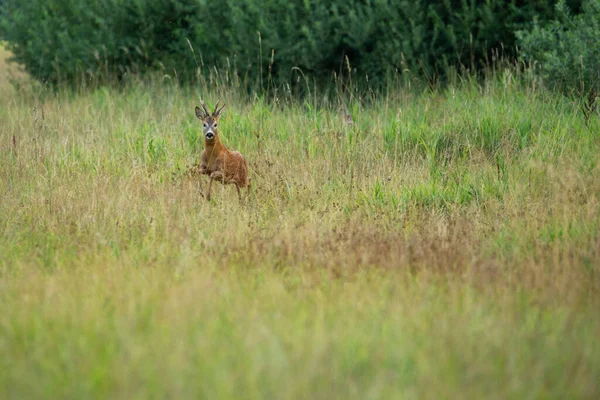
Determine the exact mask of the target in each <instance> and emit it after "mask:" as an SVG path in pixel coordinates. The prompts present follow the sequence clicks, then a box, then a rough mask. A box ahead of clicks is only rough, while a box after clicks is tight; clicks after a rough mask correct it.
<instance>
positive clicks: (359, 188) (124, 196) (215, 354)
mask: <svg viewBox="0 0 600 400" xmlns="http://www.w3.org/2000/svg"><path fill="white" fill-rule="evenodd" d="M2 85H5V86H4V87H8V85H7V84H6V83H2ZM26 88H27V85H23V86H22V87H21V88H20V89H19V90H13V91H12V92H11V94H10V95H9V96H6V97H4V98H2V99H0V102H1V104H0V145H1V146H2V151H1V152H0V177H1V179H0V193H2V201H1V202H0V229H1V235H0V397H2V398H6V399H23V398H27V399H34V398H78V399H79V398H124V399H131V398H140V399H146V398H161V399H162V398H323V399H329V398H343V399H348V398H359V399H365V398H373V399H375V398H381V399H390V398H432V399H434V398H435V399H438V398H474V399H479V398H497V399H506V398H514V399H522V398H556V399H565V398H597V397H598V396H599V395H600V319H599V318H598V315H600V294H599V289H600V275H599V272H600V271H599V270H598V265H600V237H599V234H598V233H599V227H600V219H599V207H600V203H599V197H600V169H599V167H598V161H599V156H598V155H599V154H600V142H599V139H598V132H599V131H600V129H599V128H600V123H599V121H598V118H597V117H595V118H594V119H592V120H591V122H590V126H589V127H587V126H586V125H585V124H584V123H583V118H582V117H581V115H580V113H579V112H578V110H577V108H576V107H575V106H573V105H572V104H570V103H569V102H568V101H566V100H564V99H562V98H560V97H558V96H555V95H553V94H552V93H547V92H544V91H542V90H539V89H537V88H536V87H535V86H534V85H532V84H527V83H523V84H515V83H512V84H507V83H506V82H503V81H502V80H499V79H496V80H495V79H491V80H490V81H488V82H486V83H485V84H484V85H482V86H480V85H477V84H475V83H473V82H465V83H463V84H457V85H455V86H453V87H451V88H449V89H447V90H439V91H436V92H423V93H419V92H416V91H410V92H408V91H398V92H394V93H389V94H388V95H386V96H381V97H379V98H375V99H373V100H372V101H370V102H366V101H365V102H364V103H363V105H362V106H361V105H360V102H356V103H353V105H352V107H351V112H352V114H353V116H354V124H353V125H351V126H348V125H346V124H344V122H343V120H342V117H341V116H340V114H339V112H338V108H337V107H336V106H335V105H333V104H332V103H326V102H325V103H322V102H321V101H319V105H318V106H317V104H315V103H314V102H312V101H311V102H308V103H301V102H298V101H294V100H293V99H290V98H287V99H284V101H282V102H281V103H280V105H273V103H272V102H267V101H265V100H261V99H259V98H256V97H255V98H253V99H250V100H249V99H244V98H242V97H239V96H237V95H235V93H234V91H228V90H227V88H225V87H223V86H220V87H219V89H218V90H209V91H206V90H205V88H204V87H203V86H202V87H201V88H196V89H194V88H180V87H177V86H173V85H172V84H170V83H169V82H168V81H164V82H160V81H156V82H150V83H142V82H140V83H138V84H131V85H129V86H128V87H127V88H126V89H122V90H116V89H98V90H95V91H90V92H87V93H80V94H78V95H75V94H72V93H66V92H59V93H58V94H50V93H47V92H44V91H42V92H38V91H34V90H27V89H26ZM36 93H38V94H36ZM39 93H41V94H42V95H40V94H39ZM200 96H202V97H203V98H205V99H206V100H207V101H208V103H209V104H214V102H215V101H216V100H217V97H219V98H221V99H222V100H224V101H226V102H227V103H228V108H226V113H225V116H224V117H223V119H222V121H221V123H220V132H221V135H222V140H223V141H224V143H225V144H226V145H228V146H229V147H231V148H234V149H237V150H240V151H242V152H243V153H244V154H245V155H246V157H247V159H248V160H249V164H250V168H251V178H252V182H253V193H252V197H251V199H250V200H249V201H248V202H247V203H242V204H240V203H239V202H238V200H237V194H236V193H235V190H234V189H233V188H232V187H230V186H229V187H222V186H220V185H218V186H216V190H215V191H214V199H213V201H211V202H207V201H206V200H204V199H203V198H201V197H200V196H199V188H198V179H197V177H193V176H192V177H189V176H187V175H186V173H185V172H186V170H187V168H188V167H189V166H191V165H193V164H194V163H195V162H197V161H198V160H199V155H200V152H201V151H202V146H203V142H202V138H199V137H198V134H199V133H200V123H199V121H197V120H196V119H195V117H194V111H193V108H194V105H196V104H197V103H199V97H200ZM34 109H35V111H33V110H34ZM42 115H43V118H42ZM206 184H207V181H206V180H204V185H205V187H206Z"/></svg>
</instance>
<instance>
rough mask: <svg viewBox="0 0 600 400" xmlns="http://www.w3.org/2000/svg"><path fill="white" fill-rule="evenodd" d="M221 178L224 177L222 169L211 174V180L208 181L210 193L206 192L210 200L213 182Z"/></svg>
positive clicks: (207, 198)
mask: <svg viewBox="0 0 600 400" xmlns="http://www.w3.org/2000/svg"><path fill="white" fill-rule="evenodd" d="M219 178H223V174H222V173H221V171H215V172H213V173H212V174H210V182H208V193H206V200H208V201H210V189H211V188H212V183H213V181H214V180H215V179H219Z"/></svg>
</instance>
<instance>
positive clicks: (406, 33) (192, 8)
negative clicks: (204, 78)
mask: <svg viewBox="0 0 600 400" xmlns="http://www.w3.org/2000/svg"><path fill="white" fill-rule="evenodd" d="M5 1H6V5H5V7H4V9H5V11H6V17H5V18H4V19H3V22H2V24H1V25H2V31H3V32H4V34H5V37H6V39H7V40H8V41H9V43H10V48H11V50H12V51H13V53H14V55H15V58H16V60H17V61H19V62H21V63H23V64H24V65H25V67H26V68H27V70H28V71H29V72H30V73H31V74H32V75H33V76H35V77H37V78H38V79H40V80H43V81H48V82H50V83H53V84H56V83H58V82H67V83H70V84H77V83H78V82H81V80H88V79H99V80H102V79H110V78H112V77H115V76H116V77H122V76H123V75H124V74H126V73H128V72H135V73H144V72H146V71H147V70H149V69H157V68H163V69H165V70H166V71H168V72H169V73H171V71H173V70H175V71H177V74H178V76H179V77H180V78H182V79H194V77H195V76H196V74H197V73H198V72H199V71H200V72H201V73H205V72H206V71H207V70H208V67H212V66H218V67H227V68H229V69H230V72H236V73H238V74H239V75H242V76H250V77H251V78H252V79H256V81H257V82H259V83H262V84H263V85H264V83H265V81H266V77H267V74H268V73H269V71H270V72H271V75H272V76H273V78H274V79H276V80H277V81H278V82H279V83H282V82H288V83H289V82H293V81H294V79H295V78H296V76H295V75H294V72H293V71H295V69H293V68H294V67H298V68H299V69H301V70H302V71H303V73H304V74H306V75H308V76H311V77H314V78H317V79H327V78H328V77H329V76H330V74H331V73H332V72H334V71H345V70H346V62H345V60H346V58H347V60H348V61H349V63H350V65H351V66H352V68H354V69H355V71H356V74H357V75H358V76H359V77H361V78H365V77H366V76H367V75H368V76H369V79H370V80H371V82H375V84H377V82H379V83H381V82H384V81H385V79H386V77H387V76H388V74H390V73H396V72H397V71H400V72H402V71H406V70H412V71H413V72H415V73H423V74H427V75H429V76H433V75H439V74H443V73H444V71H445V69H446V68H447V67H448V66H456V65H459V64H463V65H466V66H467V67H469V68H471V67H473V68H480V67H481V66H482V65H484V64H485V62H486V60H487V59H488V58H489V56H490V52H491V51H492V49H494V48H499V47H500V46H501V45H504V48H505V49H506V50H507V54H506V55H507V56H511V55H513V50H512V49H513V45H514V43H515V37H514V33H513V32H514V30H515V29H522V28H524V27H526V26H528V24H529V23H530V22H531V21H532V20H533V17H534V16H537V17H538V18H539V20H541V21H544V20H548V19H549V18H552V17H553V16H554V8H553V6H552V4H553V2H552V1H547V2H546V1H541V2H527V1H517V0H510V1H505V0H472V1H467V0H437V1H425V0H417V1H408V0H401V1H393V0H333V1H325V0H313V1H300V0H292V1H286V0H273V1H271V2H263V1H258V0H250V1H246V2H239V1H235V0H219V1H217V0H136V1H128V0H89V1H85V2H81V1H78V0H29V1H27V2H22V1H21V0H5ZM573 3H574V5H575V6H577V4H578V2H576V1H574V2H573ZM259 32H260V35H259ZM272 54H274V58H273V59H271V55H272Z"/></svg>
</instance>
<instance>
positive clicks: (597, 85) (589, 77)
mask: <svg viewBox="0 0 600 400" xmlns="http://www.w3.org/2000/svg"><path fill="white" fill-rule="evenodd" d="M556 10H557V16H556V19H555V20H553V21H551V22H549V23H546V24H542V23H540V22H539V21H536V22H535V24H534V25H533V27H532V28H531V29H530V30H526V31H520V32H518V33H517V36H518V39H519V43H520V45H521V47H522V49H523V52H522V54H523V57H524V58H525V59H526V60H528V61H529V62H532V63H533V62H535V63H537V66H538V68H537V71H538V72H539V74H540V75H541V76H542V78H543V79H544V81H545V82H546V83H547V84H548V85H549V86H550V87H552V88H558V89H560V90H562V91H564V92H565V93H567V94H570V95H573V94H574V95H576V96H578V97H580V98H583V100H584V108H583V111H584V114H585V117H586V120H587V119H588V118H589V116H590V114H591V113H592V112H593V111H594V110H595V109H596V107H597V103H598V95H600V0H586V1H584V3H583V6H582V13H581V14H579V15H576V16H573V15H572V14H571V12H570V10H569V8H568V7H567V5H566V4H565V2H564V1H561V2H559V3H558V4H557V5H556Z"/></svg>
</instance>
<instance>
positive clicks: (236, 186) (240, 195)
mask: <svg viewBox="0 0 600 400" xmlns="http://www.w3.org/2000/svg"><path fill="white" fill-rule="evenodd" d="M235 188H236V190H237V192H238V197H239V199H240V201H242V193H240V185H238V184H237V183H235Z"/></svg>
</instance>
